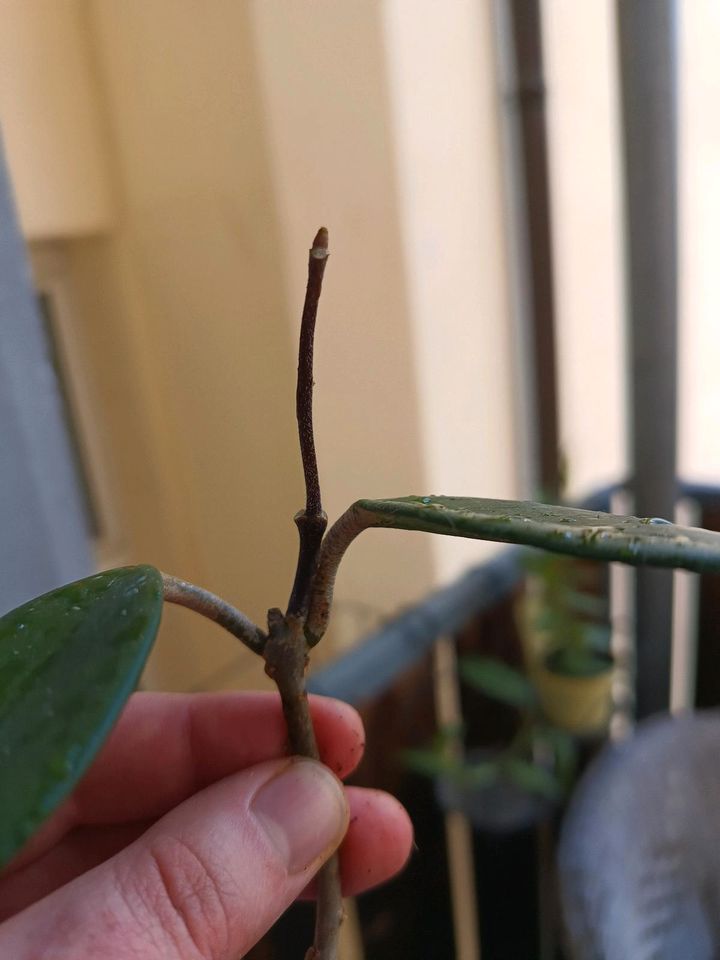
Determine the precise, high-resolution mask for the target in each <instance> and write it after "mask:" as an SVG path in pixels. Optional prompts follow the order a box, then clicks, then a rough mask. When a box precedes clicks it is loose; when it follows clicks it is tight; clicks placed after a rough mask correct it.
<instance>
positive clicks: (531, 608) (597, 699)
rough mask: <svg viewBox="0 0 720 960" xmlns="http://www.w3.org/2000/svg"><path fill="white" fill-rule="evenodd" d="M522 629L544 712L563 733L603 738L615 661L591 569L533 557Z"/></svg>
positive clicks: (568, 560)
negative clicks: (594, 734) (597, 735)
mask: <svg viewBox="0 0 720 960" xmlns="http://www.w3.org/2000/svg"><path fill="white" fill-rule="evenodd" d="M523 563H524V566H525V568H526V570H527V571H528V574H529V577H528V584H527V589H526V591H525V594H524V595H523V596H522V597H521V598H520V599H519V601H518V610H517V614H518V617H517V619H518V623H519V626H520V629H521V632H522V634H523V636H524V639H525V647H526V655H527V659H528V662H529V664H530V669H531V672H532V674H533V678H534V680H535V684H536V686H537V689H538V692H539V696H540V701H541V703H542V706H543V710H544V712H545V714H546V715H547V716H548V718H549V719H550V720H551V721H552V722H553V723H555V724H557V726H558V727H560V728H562V729H563V730H568V731H570V732H571V733H575V734H579V735H589V734H593V733H599V732H602V730H603V729H604V728H605V727H606V725H607V721H608V717H609V712H610V687H611V682H612V668H613V661H612V656H611V653H610V624H609V619H608V603H607V600H606V598H605V597H603V596H601V595H599V594H598V593H597V592H593V589H592V587H593V586H594V584H593V582H592V581H593V577H592V574H593V573H594V572H595V571H594V570H593V569H592V567H591V566H590V565H588V564H582V563H578V562H577V560H575V559H574V558H572V557H567V556H560V555H557V554H550V553H542V552H535V551H532V552H528V553H527V554H526V555H525V556H524V558H523Z"/></svg>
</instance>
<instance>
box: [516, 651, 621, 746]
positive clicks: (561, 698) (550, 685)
mask: <svg viewBox="0 0 720 960" xmlns="http://www.w3.org/2000/svg"><path fill="white" fill-rule="evenodd" d="M534 679H535V684H536V688H537V691H538V696H539V698H540V704H541V706H542V709H543V712H544V713H545V715H546V717H547V718H548V720H550V721H551V722H552V723H554V724H555V725H556V726H557V727H560V729H561V730H567V732H568V733H574V734H578V735H581V736H588V735H590V734H594V733H602V732H603V730H605V728H606V727H607V725H608V720H609V718H610V704H611V700H610V688H611V685H612V666H611V665H610V664H608V668H607V670H604V671H602V672H601V673H596V674H594V675H593V676H590V677H577V676H569V675H567V674H562V673H555V672H554V671H552V670H549V669H548V668H547V666H545V665H544V664H543V665H539V666H538V667H537V668H536V672H535V677H534Z"/></svg>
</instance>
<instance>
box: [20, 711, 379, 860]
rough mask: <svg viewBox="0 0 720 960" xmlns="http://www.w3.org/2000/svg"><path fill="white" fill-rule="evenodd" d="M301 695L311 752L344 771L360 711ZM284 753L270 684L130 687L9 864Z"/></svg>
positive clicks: (359, 748) (160, 810) (358, 746)
mask: <svg viewBox="0 0 720 960" xmlns="http://www.w3.org/2000/svg"><path fill="white" fill-rule="evenodd" d="M309 699H310V712H311V716H312V720H313V726H314V728H315V735H316V737H317V740H318V748H319V750H320V758H321V759H322V760H323V762H324V763H325V764H327V766H329V767H330V768H331V769H332V770H333V771H334V772H335V773H336V774H337V776H339V777H341V778H342V777H344V776H347V774H349V773H351V772H352V770H353V769H354V768H355V767H356V765H357V764H358V762H359V761H360V758H361V757H362V752H363V748H364V739H365V738H364V732H363V727H362V721H361V720H360V717H359V716H358V714H357V712H356V711H355V710H354V709H353V708H352V707H350V706H348V704H345V703H342V702H341V701H339V700H332V699H330V698H326V697H310V698H309ZM287 754H288V746H287V728H286V726H285V720H284V718H283V714H282V707H281V704H280V698H279V696H278V695H277V694H273V693H244V692H243V693H239V692H238V693H234V692H231V693H194V694H181V693H136V694H134V695H133V696H132V697H131V698H130V700H129V701H128V704H127V706H126V707H125V710H124V711H123V713H122V715H121V717H120V719H119V721H118V723H117V725H116V727H115V729H114V730H113V732H112V733H111V735H110V737H109V738H108V741H107V743H106V744H105V745H104V747H103V748H102V750H101V751H100V753H99V755H98V757H97V758H96V760H95V762H94V763H93V765H92V767H91V768H90V769H89V771H88V772H87V774H86V775H85V778H84V779H83V780H82V781H81V783H80V785H79V786H78V787H77V789H76V790H75V792H74V793H73V794H72V796H71V798H70V799H69V800H68V802H67V803H65V804H64V805H63V806H62V807H61V808H60V810H59V811H58V812H57V813H56V814H55V815H54V816H53V817H52V818H51V820H50V821H49V822H48V823H47V824H46V825H45V826H44V827H43V828H42V829H41V831H40V832H39V833H38V834H37V835H36V836H35V837H34V838H33V840H32V841H31V842H30V844H29V845H28V847H26V848H25V850H24V851H23V853H22V854H21V855H20V857H19V858H18V859H17V860H16V861H14V863H13V867H16V866H19V865H20V864H22V863H26V862H27V861H28V860H30V859H33V858H34V857H35V856H37V855H39V853H41V852H42V851H43V850H46V849H47V848H48V847H50V846H51V845H52V844H54V843H55V842H57V840H58V839H60V837H62V836H64V835H65V834H66V833H67V832H68V831H70V830H72V829H74V828H75V827H77V826H80V825H91V824H120V823H129V822H133V821H140V820H152V819H154V818H157V817H160V816H162V815H163V814H164V813H166V812H167V811H168V810H170V809H172V808H173V807H175V806H177V804H179V803H181V802H182V801H183V800H186V799H187V798H188V797H189V796H191V795H192V794H194V793H196V792H197V791H198V790H201V789H202V788H203V787H206V786H208V785H209V784H211V783H213V782H215V781H216V780H221V779H222V778H223V777H226V776H229V775H230V774H232V773H237V772H239V771H240V770H243V769H245V768H246V767H251V766H254V765H255V764H257V763H262V762H263V761H265V760H272V759H275V758H276V757H282V756H285V755H287Z"/></svg>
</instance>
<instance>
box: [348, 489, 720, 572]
mask: <svg viewBox="0 0 720 960" xmlns="http://www.w3.org/2000/svg"><path fill="white" fill-rule="evenodd" d="M355 509H356V511H357V513H358V516H359V517H360V518H361V520H362V524H363V525H364V526H366V527H394V528H396V529H399V530H424V531H426V532H427V533H444V534H448V535H449V536H454V537H471V538H474V539H478V540H497V541H501V542H503V543H517V544H523V545H525V546H530V547H541V548H542V549H544V550H553V551H555V552H556V553H567V554H572V555H573V556H578V557H587V558H588V559H594V560H618V561H620V562H622V563H630V564H633V565H640V564H651V565H653V566H658V567H681V568H683V569H685V570H694V571H696V572H699V573H717V572H720V533H711V532H710V531H708V530H699V529H696V528H694V527H692V528H691V527H678V526H675V525H674V524H672V523H669V522H668V521H667V520H662V519H660V518H658V517H643V518H638V517H619V516H614V515H612V514H609V513H598V512H596V511H594V510H576V509H574V508H572V507H554V506H549V505H547V504H544V503H533V502H531V501H522V500H480V499H475V498H471V497H398V498H397V499H392V500H359V501H358V502H357V503H356V504H355Z"/></svg>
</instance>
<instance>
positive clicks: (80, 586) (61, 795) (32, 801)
mask: <svg viewBox="0 0 720 960" xmlns="http://www.w3.org/2000/svg"><path fill="white" fill-rule="evenodd" d="M162 602H163V594H162V579H161V576H160V573H159V572H158V571H157V570H155V569H154V568H153V567H148V566H138V567H124V568H122V569H119V570H109V571H107V572H105V573H101V574H98V575H97V576H93V577H88V578H87V579H85V580H79V581H77V582H76V583H71V584H68V585H67V586H65V587H61V588H60V589H58V590H53V591H52V592H51V593H46V594H45V595H44V596H42V597H38V598H37V599H35V600H31V601H30V602H29V603H26V604H24V605H23V606H22V607H18V608H17V609H16V610H13V611H11V612H10V613H7V614H5V616H4V617H2V618H0V866H2V865H4V864H5V863H7V862H8V860H10V859H11V857H12V856H13V855H14V854H15V853H16V852H17V851H19V850H20V848H21V847H22V846H23V845H24V843H25V841H26V840H28V838H29V837H30V836H31V835H32V834H33V833H34V832H35V830H36V829H37V828H38V827H39V826H40V824H41V823H42V822H43V821H44V820H45V819H47V817H48V816H49V815H50V814H51V813H52V812H53V811H54V810H55V809H56V808H57V807H58V806H59V805H60V804H61V803H62V801H63V800H64V799H65V798H66V797H67V796H68V794H69V793H70V792H71V790H72V789H73V787H74V786H75V785H76V784H77V782H78V780H79V779H80V777H81V776H82V775H83V773H84V772H85V771H86V770H87V768H88V766H89V765H90V763H91V761H92V759H93V758H94V756H95V755H96V753H97V752H98V750H99V748H100V746H101V745H102V743H103V741H104V740H105V738H106V737H107V735H108V733H109V732H110V730H111V728H112V726H113V724H114V723H115V721H116V719H117V717H118V715H119V713H120V711H121V709H122V707H123V705H124V704H125V701H126V700H127V698H128V697H129V696H130V694H131V693H132V691H133V690H134V689H135V686H136V684H137V681H138V678H139V676H140V672H141V670H142V668H143V665H144V663H145V660H146V659H147V655H148V653H149V651H150V648H151V647H152V644H153V641H154V639H155V635H156V633H157V629H158V626H159V623H160V614H161V610H162Z"/></svg>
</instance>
